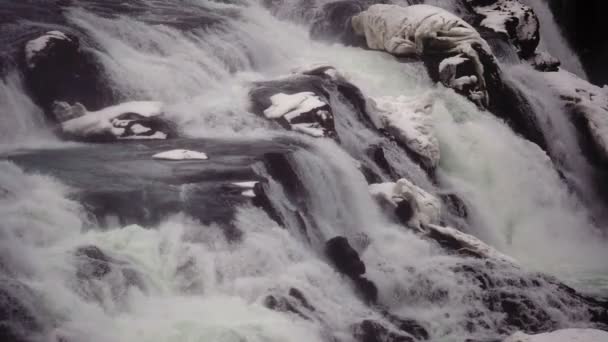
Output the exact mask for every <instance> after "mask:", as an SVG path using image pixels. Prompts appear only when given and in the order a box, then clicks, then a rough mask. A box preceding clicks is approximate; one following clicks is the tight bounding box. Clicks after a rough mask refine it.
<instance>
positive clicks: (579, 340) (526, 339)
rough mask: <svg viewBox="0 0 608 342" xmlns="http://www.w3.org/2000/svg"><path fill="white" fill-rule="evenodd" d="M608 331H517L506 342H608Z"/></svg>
mask: <svg viewBox="0 0 608 342" xmlns="http://www.w3.org/2000/svg"><path fill="white" fill-rule="evenodd" d="M607 341H608V332H605V331H602V330H596V329H562V330H557V331H554V332H549V333H544V334H538V335H527V334H524V333H522V332H517V333H515V334H513V335H512V336H511V337H509V338H507V339H506V340H504V342H607Z"/></svg>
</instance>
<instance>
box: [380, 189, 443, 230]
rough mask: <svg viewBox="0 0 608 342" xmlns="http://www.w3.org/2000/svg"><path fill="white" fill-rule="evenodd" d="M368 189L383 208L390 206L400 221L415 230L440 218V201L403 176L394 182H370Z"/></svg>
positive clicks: (437, 221) (436, 221) (438, 220)
mask: <svg viewBox="0 0 608 342" xmlns="http://www.w3.org/2000/svg"><path fill="white" fill-rule="evenodd" d="M369 191H370V193H371V194H372V196H373V197H374V198H375V199H376V200H377V201H379V202H380V203H381V204H382V203H384V205H383V206H384V207H385V208H386V207H387V206H388V208H389V209H391V208H392V211H393V213H394V215H395V216H396V217H397V218H398V219H399V221H400V222H401V223H403V224H407V225H409V226H411V227H412V228H414V229H416V230H421V229H422V226H423V225H425V224H431V223H439V222H440V220H441V201H440V200H439V199H438V198H436V197H435V196H433V195H431V194H429V193H428V192H426V191H424V190H423V189H421V188H419V187H417V186H415V185H414V184H412V182H410V181H408V180H407V179H405V178H402V179H400V180H398V181H397V182H396V183H392V182H387V183H379V184H372V185H370V186H369Z"/></svg>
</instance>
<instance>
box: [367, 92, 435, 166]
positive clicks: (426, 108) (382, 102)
mask: <svg viewBox="0 0 608 342" xmlns="http://www.w3.org/2000/svg"><path fill="white" fill-rule="evenodd" d="M373 100H374V102H375V105H376V109H377V110H376V111H375V112H376V113H375V114H376V117H372V121H373V122H374V124H375V125H376V127H377V128H379V129H386V130H387V131H388V132H389V133H391V134H392V135H393V136H394V137H395V138H396V139H397V140H399V141H400V142H401V143H403V144H405V145H406V146H407V147H408V148H409V149H410V150H412V151H413V152H414V153H416V154H417V155H419V156H420V157H422V159H423V160H424V162H425V164H426V165H427V166H428V167H430V168H432V169H434V168H436V167H437V165H438V164H439V159H440V150H439V140H438V139H437V137H436V136H435V130H434V124H433V117H432V112H433V102H434V101H433V97H432V96H431V94H426V95H424V96H421V97H418V98H413V99H412V98H408V97H405V96H399V97H392V96H384V97H379V98H374V99H373ZM372 112H374V111H372Z"/></svg>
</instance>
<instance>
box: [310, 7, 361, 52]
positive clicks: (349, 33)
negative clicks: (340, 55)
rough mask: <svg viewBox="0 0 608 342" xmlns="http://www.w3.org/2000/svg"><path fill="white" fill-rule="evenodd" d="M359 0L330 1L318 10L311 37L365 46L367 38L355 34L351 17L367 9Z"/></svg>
mask: <svg viewBox="0 0 608 342" xmlns="http://www.w3.org/2000/svg"><path fill="white" fill-rule="evenodd" d="M365 7H366V6H365V4H363V3H362V2H361V1H357V0H342V1H335V2H330V3H327V4H325V5H323V7H322V8H321V10H320V11H318V12H317V15H316V16H315V18H314V21H313V24H312V26H311V29H310V37H311V38H312V39H316V40H325V41H330V42H340V43H342V44H345V45H352V46H365V39H363V38H362V37H361V36H358V35H357V34H355V31H354V30H353V26H352V25H351V19H352V17H353V16H355V15H356V14H359V13H361V12H362V11H363V10H364V9H365Z"/></svg>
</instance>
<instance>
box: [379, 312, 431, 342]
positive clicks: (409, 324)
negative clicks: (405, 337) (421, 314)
mask: <svg viewBox="0 0 608 342" xmlns="http://www.w3.org/2000/svg"><path fill="white" fill-rule="evenodd" d="M384 317H386V319H387V320H388V321H389V322H391V323H392V324H393V325H395V327H397V328H398V329H399V330H400V331H403V332H405V333H408V334H410V335H412V336H413V337H415V338H416V339H418V340H428V339H429V332H428V331H427V330H426V329H425V328H424V327H423V326H422V325H420V323H418V322H416V321H415V320H413V319H406V318H402V317H399V316H397V315H394V314H391V313H389V312H384Z"/></svg>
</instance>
